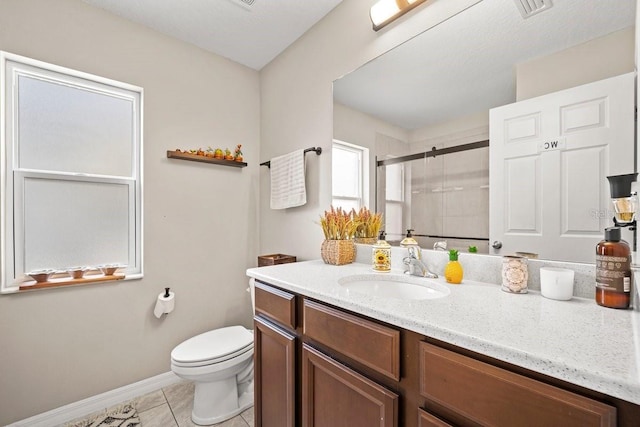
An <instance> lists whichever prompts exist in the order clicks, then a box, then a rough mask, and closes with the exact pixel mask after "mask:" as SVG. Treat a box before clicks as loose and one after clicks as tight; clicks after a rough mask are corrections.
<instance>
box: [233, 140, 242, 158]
mask: <svg viewBox="0 0 640 427" xmlns="http://www.w3.org/2000/svg"><path fill="white" fill-rule="evenodd" d="M240 147H242V144H238V146H237V147H236V151H235V153H234V159H235V161H236V162H241V161H242V151H240Z"/></svg>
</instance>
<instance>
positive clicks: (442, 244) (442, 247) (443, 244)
mask: <svg viewBox="0 0 640 427" xmlns="http://www.w3.org/2000/svg"><path fill="white" fill-rule="evenodd" d="M433 249H434V250H436V251H437V250H441V251H446V250H447V241H446V240H441V241H439V242H435V243H434V244H433Z"/></svg>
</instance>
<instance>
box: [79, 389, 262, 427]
mask: <svg viewBox="0 0 640 427" xmlns="http://www.w3.org/2000/svg"><path fill="white" fill-rule="evenodd" d="M193 390H194V385H193V383H191V382H180V383H177V384H172V385H170V386H168V387H164V388H162V389H160V390H158V391H155V392H153V393H149V394H146V395H144V396H140V397H137V398H135V399H133V400H132V401H131V402H133V404H134V405H135V407H136V409H137V410H138V415H139V416H140V422H141V424H142V426H141V427H197V424H194V423H193V421H191V410H192V408H193ZM89 418H90V417H89ZM214 425H215V426H219V427H253V425H254V424H253V407H251V408H249V409H247V410H246V411H244V412H243V413H242V414H240V415H237V416H235V417H234V418H232V419H230V420H227V421H225V422H223V423H219V424H214Z"/></svg>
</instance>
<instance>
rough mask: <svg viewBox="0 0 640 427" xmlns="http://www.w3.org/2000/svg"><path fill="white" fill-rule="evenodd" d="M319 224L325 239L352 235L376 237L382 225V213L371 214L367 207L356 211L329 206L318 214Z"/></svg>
mask: <svg viewBox="0 0 640 427" xmlns="http://www.w3.org/2000/svg"><path fill="white" fill-rule="evenodd" d="M320 225H321V226H322V231H323V232H324V238H325V239H327V240H348V239H352V238H354V237H362V238H370V237H377V236H378V232H379V231H380V227H381V226H382V214H381V213H376V214H373V213H371V211H369V209H367V208H361V209H360V210H359V211H358V212H356V211H355V209H351V212H346V211H344V210H342V208H334V207H333V206H331V209H330V210H329V211H325V212H324V216H320Z"/></svg>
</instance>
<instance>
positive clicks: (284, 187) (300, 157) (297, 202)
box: [271, 150, 307, 209]
mask: <svg viewBox="0 0 640 427" xmlns="http://www.w3.org/2000/svg"><path fill="white" fill-rule="evenodd" d="M305 203H307V190H306V188H305V181H304V150H296V151H294V152H291V153H289V154H285V155H283V156H278V157H274V158H273V159H271V209H286V208H292V207H295V206H302V205H304V204H305Z"/></svg>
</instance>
